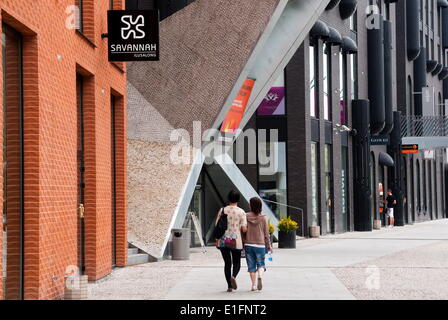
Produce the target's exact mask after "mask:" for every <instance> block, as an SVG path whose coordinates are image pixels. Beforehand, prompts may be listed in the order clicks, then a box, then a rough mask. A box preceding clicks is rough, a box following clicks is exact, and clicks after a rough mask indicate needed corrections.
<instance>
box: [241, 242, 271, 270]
mask: <svg viewBox="0 0 448 320" xmlns="http://www.w3.org/2000/svg"><path fill="white" fill-rule="evenodd" d="M244 251H245V252H246V262H247V269H248V270H247V271H248V272H257V270H258V269H260V268H263V269H265V270H266V265H265V263H264V259H265V255H266V249H265V248H257V247H252V246H245V247H244Z"/></svg>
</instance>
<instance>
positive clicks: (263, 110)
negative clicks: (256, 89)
mask: <svg viewBox="0 0 448 320" xmlns="http://www.w3.org/2000/svg"><path fill="white" fill-rule="evenodd" d="M284 114H285V87H272V88H271V90H269V93H268V94H267V95H266V97H265V98H264V99H263V102H262V103H261V104H260V106H259V107H258V115H259V116H272V115H284Z"/></svg>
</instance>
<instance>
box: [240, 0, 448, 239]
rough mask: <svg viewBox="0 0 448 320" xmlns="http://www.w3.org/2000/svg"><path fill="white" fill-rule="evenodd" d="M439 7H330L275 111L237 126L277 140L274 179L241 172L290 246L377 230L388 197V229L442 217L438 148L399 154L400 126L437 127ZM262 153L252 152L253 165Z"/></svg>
mask: <svg viewBox="0 0 448 320" xmlns="http://www.w3.org/2000/svg"><path fill="white" fill-rule="evenodd" d="M447 7H448V2H446V1H437V0H407V1H404V0H398V1H392V0H377V1H372V0H370V1H369V0H360V1H349V0H346V1H344V0H342V1H331V2H330V4H329V6H328V7H327V10H326V11H325V12H324V13H323V14H322V15H321V17H320V19H319V21H318V22H316V24H315V25H314V27H313V29H312V30H311V32H310V34H309V36H308V37H307V39H306V40H305V41H304V43H303V44H302V45H301V47H300V48H299V50H298V51H297V52H296V54H295V55H294V57H293V58H292V60H291V61H290V63H289V64H288V66H287V67H286V69H285V71H284V76H283V77H281V78H282V79H279V80H278V81H277V84H276V86H277V87H281V86H282V85H283V86H284V92H285V94H284V104H285V105H284V107H283V106H280V107H278V109H277V110H276V111H275V112H271V113H269V112H266V110H260V109H259V111H258V112H257V113H256V114H255V115H254V116H253V118H252V119H251V121H250V123H249V124H248V125H247V127H246V129H249V128H253V129H278V137H279V139H278V141H277V142H276V143H275V144H276V145H275V147H274V149H273V150H275V152H276V154H277V155H278V158H279V159H280V161H279V164H280V165H279V167H280V169H278V170H277V172H274V173H271V174H270V175H267V174H265V172H264V171H263V170H264V169H263V165H260V163H259V164H258V165H240V166H239V167H240V169H241V170H242V171H243V173H244V174H245V176H246V177H247V178H248V179H249V180H250V182H251V183H252V185H253V187H254V188H255V189H257V190H258V191H259V193H260V196H261V197H262V198H265V199H266V200H268V201H269V203H271V205H272V206H271V209H272V210H273V211H274V212H275V213H276V214H277V215H278V217H282V216H284V215H290V216H292V217H293V218H294V219H296V220H297V221H298V222H299V226H300V228H299V230H298V234H299V235H304V236H312V235H314V234H316V233H317V234H321V235H325V234H331V233H342V232H347V231H371V230H373V229H374V228H379V227H380V225H382V226H385V225H387V224H388V221H387V219H386V217H385V214H384V212H385V209H384V204H383V200H384V199H385V197H386V192H387V190H388V189H392V190H393V193H394V195H395V196H396V197H397V200H398V204H397V207H396V210H395V222H396V223H395V225H398V226H403V225H405V224H412V223H414V222H419V221H426V220H432V219H441V218H445V217H447V212H446V191H445V190H446V187H445V163H446V158H447V157H446V149H445V148H443V146H439V147H437V148H426V149H424V150H420V151H419V152H418V153H415V154H403V153H402V151H401V144H402V138H403V137H405V136H406V135H407V133H406V132H403V128H404V127H403V122H405V124H406V123H407V124H408V126H409V124H410V123H411V122H415V121H422V120H421V119H422V118H421V117H423V118H424V117H428V118H430V119H432V120H434V121H439V120H440V121H442V122H443V120H444V119H445V114H446V113H445V112H446V111H445V99H447V98H448V89H447V88H448V83H447V81H448V80H445V78H446V77H447V76H448V69H447V54H446V49H447V48H448V31H446V32H443V31H444V30H447V29H446V28H447V26H448V8H447ZM444 26H445V27H444ZM444 83H445V86H444ZM444 88H445V90H444ZM260 108H261V107H260ZM408 135H409V134H408ZM416 135H419V136H420V137H426V138H427V139H428V141H430V140H431V139H433V137H431V134H425V133H424V132H423V133H422V132H420V133H418V134H416ZM268 144H269V142H268ZM264 149H266V148H265V146H261V145H260V144H258V153H259V155H260V154H261V153H263V152H264ZM282 159H284V162H285V163H284V164H282V163H281V162H282ZM285 205H287V206H285Z"/></svg>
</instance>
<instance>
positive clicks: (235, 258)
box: [215, 190, 247, 292]
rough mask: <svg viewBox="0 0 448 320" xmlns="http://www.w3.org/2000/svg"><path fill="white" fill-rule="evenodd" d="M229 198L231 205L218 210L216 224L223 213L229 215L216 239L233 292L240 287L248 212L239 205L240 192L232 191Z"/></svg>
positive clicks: (228, 287) (229, 288)
mask: <svg viewBox="0 0 448 320" xmlns="http://www.w3.org/2000/svg"><path fill="white" fill-rule="evenodd" d="M228 200H229V205H228V206H226V207H224V208H222V209H221V210H220V211H219V212H218V217H217V218H216V222H215V226H217V225H218V222H219V221H220V219H221V216H222V215H223V214H224V215H226V216H227V229H226V230H225V232H224V235H223V236H222V237H221V238H219V239H216V247H217V248H218V249H219V250H220V251H221V255H222V258H223V260H224V275H225V277H226V281H227V292H232V290H236V289H237V288H238V286H237V283H236V277H237V275H238V273H239V272H240V269H241V251H242V250H243V237H242V234H243V233H244V232H246V231H247V221H246V213H245V212H244V210H243V209H241V208H239V207H238V201H239V200H240V193H239V192H238V191H234V190H232V191H230V193H229V195H228ZM232 267H233V270H232Z"/></svg>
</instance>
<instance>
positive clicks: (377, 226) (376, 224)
mask: <svg viewBox="0 0 448 320" xmlns="http://www.w3.org/2000/svg"><path fill="white" fill-rule="evenodd" d="M373 229H374V230H380V229H381V220H373Z"/></svg>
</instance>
